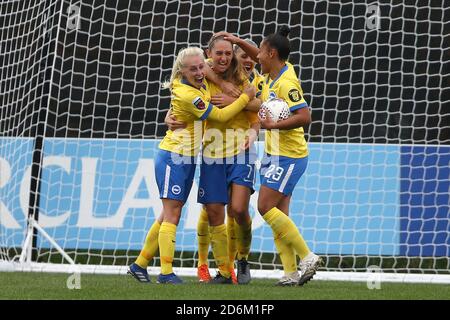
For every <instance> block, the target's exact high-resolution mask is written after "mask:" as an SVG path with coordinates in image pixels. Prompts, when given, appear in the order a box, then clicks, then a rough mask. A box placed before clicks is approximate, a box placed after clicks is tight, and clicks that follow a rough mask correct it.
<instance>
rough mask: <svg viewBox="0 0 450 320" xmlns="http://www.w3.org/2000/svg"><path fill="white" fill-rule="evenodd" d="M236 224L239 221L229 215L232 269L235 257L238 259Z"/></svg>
mask: <svg viewBox="0 0 450 320" xmlns="http://www.w3.org/2000/svg"><path fill="white" fill-rule="evenodd" d="M236 226H237V223H235V222H234V219H233V218H231V217H230V216H227V242H228V259H229V261H230V269H234V259H236V253H237V239H236Z"/></svg>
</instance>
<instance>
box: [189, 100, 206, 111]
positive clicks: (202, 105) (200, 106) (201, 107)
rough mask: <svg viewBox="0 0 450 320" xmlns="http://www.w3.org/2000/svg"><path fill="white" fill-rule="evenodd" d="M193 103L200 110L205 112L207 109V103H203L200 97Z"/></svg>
mask: <svg viewBox="0 0 450 320" xmlns="http://www.w3.org/2000/svg"><path fill="white" fill-rule="evenodd" d="M192 103H193V104H194V106H195V107H196V108H197V109H198V110H205V108H206V106H205V103H204V102H203V100H202V98H200V97H197V98H195V99H194V100H193V101H192Z"/></svg>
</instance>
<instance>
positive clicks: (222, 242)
mask: <svg viewBox="0 0 450 320" xmlns="http://www.w3.org/2000/svg"><path fill="white" fill-rule="evenodd" d="M205 207H206V212H207V213H208V219H209V233H210V234H211V250H212V252H213V255H214V260H215V261H216V265H217V268H218V269H219V272H218V274H217V275H216V277H215V278H214V279H212V280H211V281H210V282H209V283H212V284H228V283H230V284H231V283H232V280H231V274H230V269H229V259H228V241H227V227H226V225H225V206H224V204H222V203H208V204H206V205H205Z"/></svg>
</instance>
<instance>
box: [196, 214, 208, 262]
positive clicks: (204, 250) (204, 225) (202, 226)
mask: <svg viewBox="0 0 450 320" xmlns="http://www.w3.org/2000/svg"><path fill="white" fill-rule="evenodd" d="M197 241H198V266H199V267H200V266H201V265H203V264H206V265H208V252H209V243H210V242H211V236H210V234H209V222H208V214H207V213H206V210H205V209H204V208H202V210H201V211H200V217H199V219H198V223H197Z"/></svg>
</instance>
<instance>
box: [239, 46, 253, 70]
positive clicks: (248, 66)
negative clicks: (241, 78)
mask: <svg viewBox="0 0 450 320" xmlns="http://www.w3.org/2000/svg"><path fill="white" fill-rule="evenodd" d="M235 54H236V58H237V59H238V61H239V63H240V64H241V65H242V66H243V67H244V69H245V72H246V73H247V75H248V76H250V75H251V74H252V71H253V69H254V68H255V64H256V63H255V61H253V59H252V58H250V56H249V55H248V54H247V53H245V51H244V50H242V49H241V48H239V49H237V51H236V52H235Z"/></svg>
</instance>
